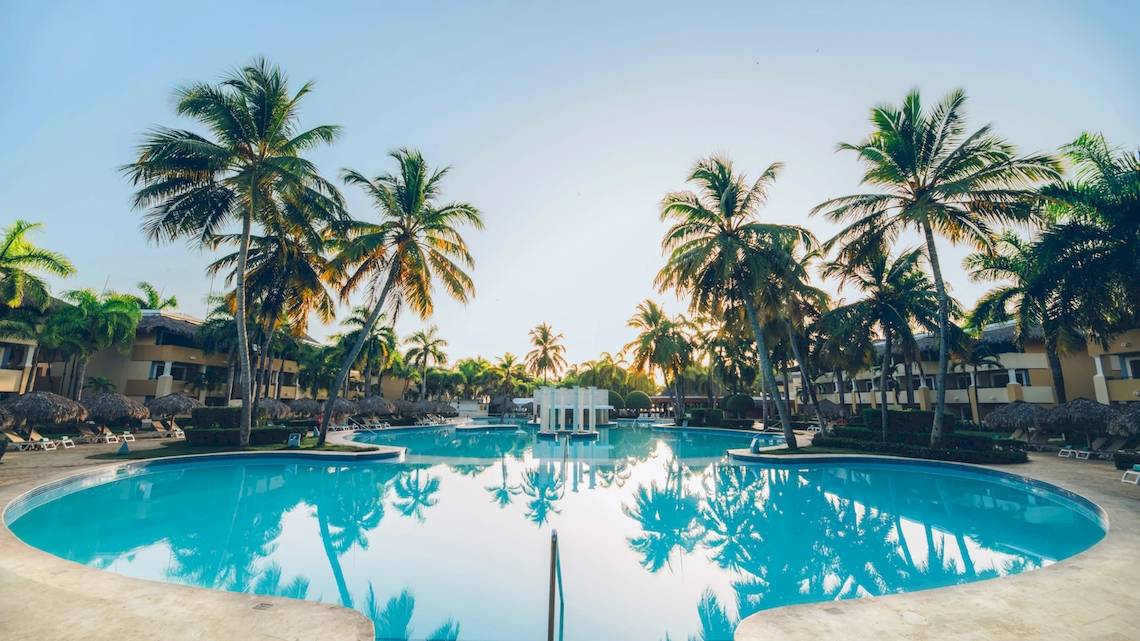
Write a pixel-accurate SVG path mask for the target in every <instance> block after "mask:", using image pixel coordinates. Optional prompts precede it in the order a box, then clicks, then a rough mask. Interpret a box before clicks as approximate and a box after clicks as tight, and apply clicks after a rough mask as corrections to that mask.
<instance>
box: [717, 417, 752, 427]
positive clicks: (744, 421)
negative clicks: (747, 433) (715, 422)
mask: <svg viewBox="0 0 1140 641" xmlns="http://www.w3.org/2000/svg"><path fill="white" fill-rule="evenodd" d="M754 422H755V421H753V420H752V419H750V418H724V419H721V421H720V426H721V427H728V428H732V429H735V430H750V429H752V425H753V423H754Z"/></svg>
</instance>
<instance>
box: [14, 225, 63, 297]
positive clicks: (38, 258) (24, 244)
mask: <svg viewBox="0 0 1140 641" xmlns="http://www.w3.org/2000/svg"><path fill="white" fill-rule="evenodd" d="M41 226H42V225H40V224H38V223H30V222H28V221H25V220H17V221H16V222H14V223H12V224H11V225H8V226H7V227H5V228H4V229H3V231H0V308H2V307H8V308H16V307H22V306H24V305H25V304H27V305H30V306H31V307H33V308H36V309H44V308H46V307H47V305H48V303H49V302H51V295H50V293H49V290H48V284H47V282H46V281H44V279H43V278H42V277H41V275H40V274H48V275H51V276H60V277H66V276H71V275H72V274H74V273H75V267H73V266H72V265H71V261H69V260H67V258H66V257H64V256H63V255H62V254H58V253H56V252H53V251H50V250H47V249H43V248H40V247H36V246H35V245H34V244H32V242H31V240H29V239H28V235H29V234H30V233H31V232H33V231H36V230H37V229H39V228H40V227H41Z"/></svg>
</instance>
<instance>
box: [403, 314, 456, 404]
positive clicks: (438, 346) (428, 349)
mask: <svg viewBox="0 0 1140 641" xmlns="http://www.w3.org/2000/svg"><path fill="white" fill-rule="evenodd" d="M404 342H405V343H406V344H407V345H411V349H409V350H408V353H407V354H405V355H404V359H405V360H407V361H408V362H409V363H411V364H413V365H415V366H416V368H417V369H419V371H420V399H421V400H422V399H426V398H427V371H428V367H430V366H431V365H432V364H433V363H434V364H437V365H442V364H444V363H446V362H447V354H445V353H444V351H443V348H444V347H447V341H446V340H444V339H442V338H440V337H439V328H438V327H436V326H435V325H432V326H431V327H429V328H427V330H426V331H425V330H420V331H418V332H416V333H415V334H412V335H411V336H409V337H408V338H407V339H406V340H405V341H404Z"/></svg>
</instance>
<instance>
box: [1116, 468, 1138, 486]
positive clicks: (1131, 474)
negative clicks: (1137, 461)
mask: <svg viewBox="0 0 1140 641" xmlns="http://www.w3.org/2000/svg"><path fill="white" fill-rule="evenodd" d="M1120 482H1121V483H1131V484H1133V485H1140V465H1133V466H1132V469H1130V470H1124V476H1121V477H1120Z"/></svg>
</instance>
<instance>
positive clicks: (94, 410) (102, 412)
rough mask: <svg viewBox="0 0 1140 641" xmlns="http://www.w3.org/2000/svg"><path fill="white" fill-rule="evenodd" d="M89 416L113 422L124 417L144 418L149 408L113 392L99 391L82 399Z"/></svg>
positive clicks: (147, 414) (148, 413)
mask: <svg viewBox="0 0 1140 641" xmlns="http://www.w3.org/2000/svg"><path fill="white" fill-rule="evenodd" d="M83 405H84V407H86V408H87V411H88V412H89V413H90V415H91V418H93V419H95V420H97V421H104V422H113V421H118V420H120V419H124V418H133V419H144V418H147V417H149V416H150V410H148V409H147V408H146V406H145V405H143V404H142V403H140V402H138V401H136V400H134V399H130V398H127V397H126V396H123V395H122V394H117V393H115V392H100V393H98V394H91V395H89V396H87V397H85V398H84V399H83Z"/></svg>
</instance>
